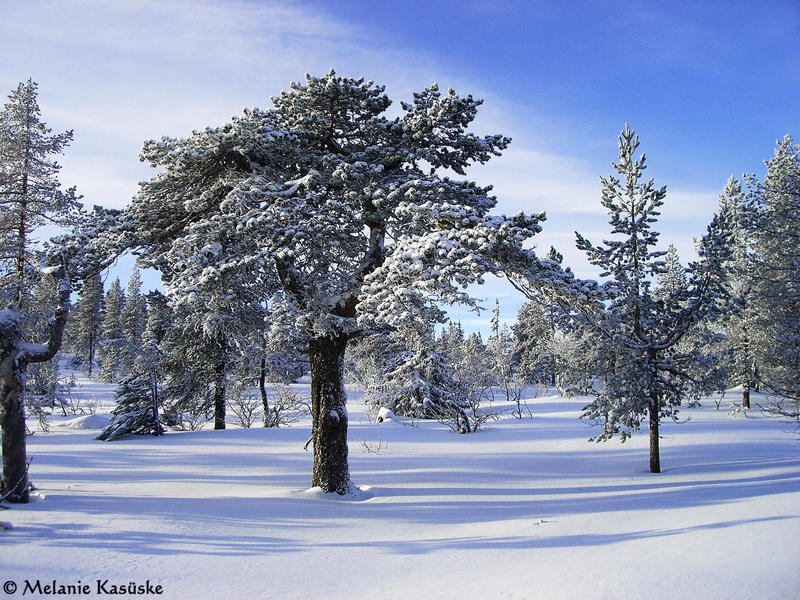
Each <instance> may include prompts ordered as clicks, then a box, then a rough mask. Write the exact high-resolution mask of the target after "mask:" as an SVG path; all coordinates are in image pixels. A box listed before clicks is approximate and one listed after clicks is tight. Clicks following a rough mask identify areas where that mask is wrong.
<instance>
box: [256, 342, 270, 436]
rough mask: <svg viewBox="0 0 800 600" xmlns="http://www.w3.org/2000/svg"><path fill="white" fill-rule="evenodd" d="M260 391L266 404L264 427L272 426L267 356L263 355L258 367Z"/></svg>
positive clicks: (262, 400)
mask: <svg viewBox="0 0 800 600" xmlns="http://www.w3.org/2000/svg"><path fill="white" fill-rule="evenodd" d="M258 391H259V392H261V404H262V405H263V406H264V427H271V426H272V417H270V414H269V397H268V396H267V357H266V356H264V355H262V356H261V363H260V364H259V369H258Z"/></svg>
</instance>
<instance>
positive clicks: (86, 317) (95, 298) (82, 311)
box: [75, 273, 103, 375]
mask: <svg viewBox="0 0 800 600" xmlns="http://www.w3.org/2000/svg"><path fill="white" fill-rule="evenodd" d="M102 308H103V281H102V279H101V278H100V274H99V273H94V274H93V275H91V276H89V277H88V278H87V279H86V280H85V281H84V282H83V287H82V288H81V299H80V304H79V306H78V311H77V315H76V317H75V318H76V321H77V323H76V333H77V340H76V342H77V350H78V356H79V357H80V358H81V359H82V360H83V361H84V364H85V365H86V372H87V373H88V374H89V375H91V374H92V371H93V368H94V364H95V356H96V354H97V350H98V348H99V347H100V340H101V338H100V329H101V325H102V323H103V315H102Z"/></svg>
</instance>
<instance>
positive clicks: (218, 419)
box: [214, 360, 225, 429]
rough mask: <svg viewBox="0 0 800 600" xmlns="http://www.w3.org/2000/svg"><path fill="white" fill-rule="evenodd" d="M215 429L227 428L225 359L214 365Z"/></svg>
mask: <svg viewBox="0 0 800 600" xmlns="http://www.w3.org/2000/svg"><path fill="white" fill-rule="evenodd" d="M214 429H225V361H224V360H220V361H219V362H217V364H216V366H215V367H214Z"/></svg>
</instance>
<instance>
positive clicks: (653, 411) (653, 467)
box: [650, 400, 661, 473]
mask: <svg viewBox="0 0 800 600" xmlns="http://www.w3.org/2000/svg"><path fill="white" fill-rule="evenodd" d="M650 472H651V473H661V451H660V448H659V437H658V400H651V401H650Z"/></svg>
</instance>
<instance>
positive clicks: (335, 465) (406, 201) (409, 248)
mask: <svg viewBox="0 0 800 600" xmlns="http://www.w3.org/2000/svg"><path fill="white" fill-rule="evenodd" d="M273 105H274V109H272V110H269V111H260V110H253V111H247V112H246V113H245V114H244V115H243V116H242V117H240V118H236V119H234V120H233V121H231V122H230V123H228V124H226V125H224V126H223V127H221V128H217V129H206V130H204V131H203V132H197V133H195V134H194V135H193V136H192V137H191V138H189V139H186V140H171V139H164V140H162V141H160V142H150V143H148V144H146V146H145V149H144V151H143V154H142V156H143V159H144V160H147V161H148V162H150V163H151V164H153V165H154V166H163V171H162V172H161V173H160V174H158V175H156V176H155V177H154V178H153V179H151V180H150V181H149V182H147V183H145V184H144V185H143V186H142V188H141V190H140V193H139V195H138V196H137V198H135V199H134V201H133V202H132V203H131V205H130V206H129V208H128V209H127V210H126V223H127V224H126V226H125V228H126V231H127V234H128V237H127V240H128V243H129V244H130V245H132V246H137V247H139V248H140V249H141V252H142V257H143V258H144V260H145V262H146V263H148V264H151V265H153V266H156V267H157V268H159V269H161V270H162V273H164V275H165V277H166V279H167V281H169V282H170V286H171V287H174V288H175V289H177V288H181V289H182V290H183V291H182V292H180V293H178V292H174V294H176V295H173V298H175V300H176V301H177V300H178V296H181V297H185V298H187V300H188V301H190V302H191V301H195V300H196V301H197V302H198V303H200V302H206V301H207V300H206V298H203V297H201V294H200V293H198V292H197V291H190V290H196V289H197V288H196V286H198V284H201V285H202V284H204V283H205V282H207V281H208V280H209V278H212V279H213V278H216V277H218V276H219V275H224V276H227V274H233V273H234V272H236V273H239V274H240V275H239V277H240V279H239V280H238V283H237V285H244V284H245V283H247V282H251V283H252V285H253V286H254V287H256V288H258V289H259V290H263V289H264V288H265V287H266V282H265V281H259V278H268V280H271V281H274V282H275V283H276V284H277V285H278V286H279V287H280V288H281V289H283V291H284V292H285V293H286V294H288V295H289V296H291V297H292V299H293V301H294V303H295V305H296V306H297V308H298V313H299V320H300V321H301V322H302V324H303V328H304V330H305V333H306V335H307V336H308V338H309V347H308V350H309V360H310V366H311V380H312V383H311V388H312V392H311V393H312V416H313V426H312V441H313V446H314V467H313V473H312V485H314V486H319V487H321V488H322V489H323V490H324V491H326V492H337V493H340V494H344V493H346V492H347V491H348V490H349V489H351V483H350V475H349V468H348V461H347V413H346V410H345V394H344V387H343V384H342V365H343V357H344V352H345V348H346V346H347V341H348V340H349V339H350V338H351V337H352V336H353V335H358V334H360V333H361V332H362V330H363V328H369V327H373V326H375V325H385V326H386V325H388V326H395V325H399V324H401V323H403V322H406V321H408V320H410V319H414V318H416V317H417V316H418V315H420V314H421V313H422V312H423V311H425V310H438V309H436V307H435V302H437V301H438V302H446V303H455V302H462V303H466V304H467V305H470V306H473V305H474V301H473V299H472V298H470V296H469V295H468V293H467V292H466V291H464V287H465V286H467V285H469V284H470V283H476V282H480V281H481V279H482V276H483V275H484V274H485V273H487V272H491V273H494V274H497V275H502V274H504V273H507V272H508V270H510V269H516V270H522V269H524V270H526V275H527V276H529V277H534V278H535V277H541V275H536V273H539V272H540V271H541V269H539V266H540V265H539V263H538V261H537V260H536V258H535V256H534V255H533V253H532V252H529V251H525V250H523V249H522V243H523V242H524V241H525V240H527V239H529V238H530V237H531V236H532V235H534V234H535V233H537V232H538V231H539V230H540V227H539V221H540V220H541V215H539V216H534V217H527V216H524V215H522V214H520V215H517V216H515V217H514V218H510V219H509V218H506V217H500V216H490V215H489V211H490V210H491V209H492V208H493V207H494V206H495V204H496V201H495V199H494V198H493V197H491V196H490V195H489V190H488V189H487V188H481V187H479V186H477V185H475V184H474V183H471V182H468V181H459V180H453V179H450V178H448V177H447V176H446V173H447V172H450V173H453V172H454V173H457V174H458V175H459V176H464V175H465V169H466V168H467V167H468V166H469V165H470V164H472V163H476V162H479V163H483V162H486V161H487V160H489V159H490V158H491V157H492V156H496V155H499V154H500V152H501V151H502V150H503V149H504V148H505V147H506V145H507V144H508V141H509V140H508V139H507V138H504V137H503V136H500V135H493V136H486V137H478V136H476V135H474V134H471V133H467V132H466V127H467V126H468V125H469V124H470V122H471V121H472V120H473V119H474V118H475V116H476V114H477V109H478V107H479V105H480V101H476V100H474V99H473V98H472V97H471V96H467V97H466V98H462V97H459V96H458V95H457V94H456V93H455V92H453V91H452V90H449V91H447V92H446V93H444V94H443V93H442V92H440V90H439V88H438V87H437V86H435V85H434V86H431V87H430V88H428V89H426V90H424V91H423V92H420V93H418V94H415V97H414V101H413V102H412V103H409V104H403V105H402V115H401V116H399V117H397V118H394V119H389V118H387V117H386V116H385V115H384V112H385V111H386V109H387V108H388V107H389V105H390V101H389V99H388V97H387V96H385V95H384V93H383V88H382V87H380V86H376V85H374V84H373V83H372V82H366V81H364V80H363V79H348V78H343V77H339V76H337V75H336V74H335V73H334V72H333V71H331V72H330V73H328V74H326V75H324V76H322V77H311V76H307V77H306V80H305V82H303V83H294V84H292V85H291V88H290V90H289V91H286V92H283V93H281V94H280V95H279V96H278V97H276V98H273ZM188 239H192V243H191V244H187V243H186V240H188ZM387 240H391V242H392V243H391V244H387V243H386V241H387ZM172 250H175V251H180V252H183V256H184V257H188V256H201V257H202V264H201V263H199V262H198V263H197V266H198V267H201V268H194V266H192V265H188V264H185V263H180V262H175V263H173V262H172V261H171V257H169V256H168V255H169V254H170V252H171V251H172ZM245 274H246V276H245ZM178 277H180V279H181V283H179V284H178V285H175V283H176V282H175V280H176V279H177V278H178ZM183 282H185V285H184V283H183ZM220 289H221V290H222V289H238V287H237V286H220ZM244 295H245V291H244V290H243V291H242V292H239V293H238V294H237V295H236V298H234V300H237V301H238V300H239V299H243V298H244ZM192 299H193V300H192ZM230 300H231V298H224V301H223V297H222V296H220V310H221V311H224V313H225V314H227V311H228V309H229V307H230V306H231V303H230ZM207 312H208V311H207ZM211 312H212V313H213V314H223V312H216V311H215V309H212V310H211ZM438 314H439V315H440V316H441V314H442V313H441V311H440V310H438ZM223 321H227V322H228V323H230V322H232V321H231V320H227V319H223ZM218 322H220V323H221V322H222V321H218ZM217 331H218V332H220V335H222V340H225V339H226V333H225V331H226V330H225V328H217Z"/></svg>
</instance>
